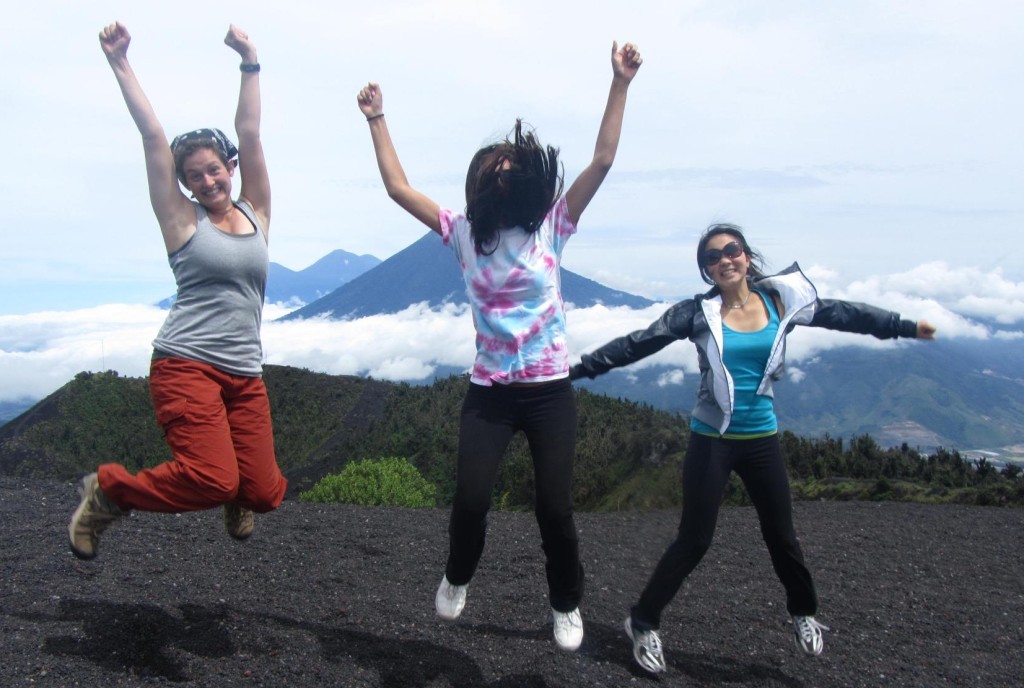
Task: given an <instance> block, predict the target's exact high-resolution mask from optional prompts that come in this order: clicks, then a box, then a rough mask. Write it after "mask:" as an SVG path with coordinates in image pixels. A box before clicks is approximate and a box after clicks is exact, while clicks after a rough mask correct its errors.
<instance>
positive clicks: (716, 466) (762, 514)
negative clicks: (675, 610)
mask: <svg viewBox="0 0 1024 688" xmlns="http://www.w3.org/2000/svg"><path fill="white" fill-rule="evenodd" d="M731 471H736V473H737V475H739V476H740V478H741V479H742V480H743V484H744V485H745V486H746V488H747V493H748V494H749V495H750V499H751V501H752V502H753V503H754V507H755V508H756V509H757V517H758V519H759V520H760V522H761V535H762V536H763V537H764V541H765V544H766V545H768V552H769V554H770V555H771V558H772V566H773V567H774V568H775V573H776V574H777V575H778V577H779V580H781V581H782V585H783V587H785V589H786V608H787V609H788V611H789V613H790V614H793V615H800V616H812V615H814V614H815V612H816V611H817V609H818V597H817V594H816V593H815V591H814V581H813V580H812V579H811V574H810V572H809V571H808V570H807V567H806V566H804V558H803V553H802V552H801V551H800V543H799V542H798V541H797V537H796V531H794V530H793V507H792V502H791V500H790V494H789V477H788V476H787V474H786V464H785V462H784V461H783V459H782V450H781V448H780V446H779V437H778V435H771V436H769V437H762V438H758V439H752V440H731V439H724V438H718V437H709V436H707V435H700V434H698V433H690V446H689V447H688V448H687V450H686V458H685V459H684V461H683V515H682V518H681V520H680V522H679V535H678V536H677V537H676V540H675V542H673V543H672V544H671V545H669V547H668V549H667V550H665V553H664V554H663V555H662V557H661V561H659V562H658V566H657V568H655V569H654V573H653V574H652V575H651V579H650V581H648V583H647V587H646V588H644V591H643V593H642V594H641V595H640V601H639V602H638V603H637V604H636V606H634V607H633V609H632V616H633V623H634V625H635V626H636V627H637V628H638V629H640V630H650V629H657V628H658V627H659V626H660V625H661V612H662V610H663V609H664V608H665V607H666V606H667V605H668V603H669V602H671V601H672V598H673V597H675V595H676V593H677V592H679V587H680V586H681V585H682V584H683V581H684V580H685V579H686V577H687V576H688V575H690V572H691V571H693V569H694V568H696V566H697V564H698V563H700V560H701V558H702V557H703V556H704V553H705V552H707V550H708V547H710V546H711V539H712V537H713V536H714V533H715V522H716V521H717V519H718V508H719V505H720V504H721V501H722V491H723V490H724V489H725V484H726V482H727V481H728V479H729V473H730V472H731Z"/></svg>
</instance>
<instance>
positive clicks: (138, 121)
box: [100, 22, 196, 253]
mask: <svg viewBox="0 0 1024 688" xmlns="http://www.w3.org/2000/svg"><path fill="white" fill-rule="evenodd" d="M131 40H132V37H131V35H130V34H129V33H128V29H126V28H125V27H124V25H123V24H121V23H120V22H115V23H113V24H111V25H110V26H107V27H106V28H104V29H103V30H102V31H100V47H101V48H102V49H103V54H104V55H106V57H107V62H108V63H109V64H110V68H111V69H112V70H113V72H114V76H115V77H116V78H117V84H118V86H120V87H121V94H122V95H123V96H124V102H125V104H126V105H127V106H128V112H129V113H130V114H131V116H132V119H133V120H135V126H136V127H138V129H139V133H140V134H141V135H142V148H143V152H144V154H145V156H146V177H147V179H148V180H149V200H150V203H151V204H152V205H153V212H154V213H155V214H156V219H157V222H158V223H159V225H160V232H161V233H162V234H163V237H164V245H165V246H166V247H167V251H168V253H170V252H172V251H175V250H177V249H178V248H180V247H181V246H182V245H184V243H185V242H186V241H188V238H189V237H191V236H192V233H193V232H194V231H195V224H196V216H195V211H194V210H193V209H192V204H191V203H190V202H189V200H188V199H187V198H186V197H185V195H184V194H183V193H182V192H181V189H180V187H179V186H178V179H177V176H176V175H175V173H174V158H173V157H172V155H171V149H170V146H168V144H167V136H166V135H165V134H164V130H163V127H162V126H161V125H160V121H159V120H158V119H157V117H156V113H155V112H154V111H153V106H152V105H150V103H149V99H148V98H146V94H145V93H144V92H143V91H142V86H140V85H139V80H138V79H137V78H136V77H135V72H134V71H133V70H132V67H131V65H130V64H129V63H128V44H129V43H131Z"/></svg>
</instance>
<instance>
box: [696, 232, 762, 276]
mask: <svg viewBox="0 0 1024 688" xmlns="http://www.w3.org/2000/svg"><path fill="white" fill-rule="evenodd" d="M719 234H728V235H729V236H731V237H732V238H734V239H736V241H737V242H739V244H740V246H742V247H743V252H744V253H746V254H747V257H748V258H750V267H749V268H748V269H747V274H748V275H750V276H752V277H764V257H763V256H762V255H761V254H760V253H758V252H757V251H755V250H754V249H752V248H750V244H748V243H747V238H746V237H745V236H743V230H742V229H740V228H739V226H738V225H731V224H728V223H725V222H723V223H719V224H714V225H711V226H710V227H708V228H707V229H705V230H704V234H702V235H701V237H700V241H698V242H697V269H698V270H700V276H701V278H702V279H703V280H704V281H705V282H707V283H708V284H714V283H715V280H713V279H711V275H709V274H708V269H707V266H705V265H704V252H705V251H706V250H707V246H708V241H709V240H710V239H711V237H715V236H718V235H719Z"/></svg>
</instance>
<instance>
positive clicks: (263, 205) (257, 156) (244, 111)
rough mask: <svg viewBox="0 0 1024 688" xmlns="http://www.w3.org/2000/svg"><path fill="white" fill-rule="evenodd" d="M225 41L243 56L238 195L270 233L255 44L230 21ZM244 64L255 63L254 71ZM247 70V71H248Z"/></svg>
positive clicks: (237, 123)
mask: <svg viewBox="0 0 1024 688" xmlns="http://www.w3.org/2000/svg"><path fill="white" fill-rule="evenodd" d="M224 44H225V45H227V46H228V47H229V48H231V49H232V50H234V51H235V52H236V53H238V55H239V56H240V57H241V58H242V65H243V68H242V83H241V85H240V86H239V89H238V109H237V110H236V111H235V133H236V134H237V135H238V167H239V171H240V173H241V177H242V187H241V190H240V191H239V195H240V196H241V197H242V198H244V199H245V200H246V201H248V202H249V205H251V206H252V208H253V210H255V211H256V216H257V217H258V218H259V220H260V224H262V225H263V231H264V232H265V233H266V235H268V236H269V233H270V177H269V176H268V175H267V162H266V159H265V158H264V157H263V142H262V141H261V140H260V74H259V70H258V67H259V61H258V60H257V59H256V46H255V45H253V43H252V41H251V40H249V35H248V34H247V33H245V32H244V31H242V30H241V29H239V28H238V27H237V26H235V25H234V24H232V25H231V26H230V27H228V34H227V36H225V37H224ZM246 65H255V66H256V70H255V71H252V69H253V68H252V67H246ZM247 70H248V71H247Z"/></svg>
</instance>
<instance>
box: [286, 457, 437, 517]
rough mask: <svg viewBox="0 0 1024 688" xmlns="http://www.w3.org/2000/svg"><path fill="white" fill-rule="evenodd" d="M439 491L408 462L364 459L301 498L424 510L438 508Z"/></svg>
mask: <svg viewBox="0 0 1024 688" xmlns="http://www.w3.org/2000/svg"><path fill="white" fill-rule="evenodd" d="M436 496H437V489H436V488H435V487H434V486H433V485H431V484H430V483H428V482H427V481H426V480H424V479H423V476H422V475H420V472H419V471H418V470H416V467H415V466H413V465H412V464H411V463H409V462H408V461H406V460H405V459H400V458H397V457H389V458H386V459H364V460H362V461H355V462H353V463H350V464H348V465H347V466H345V468H344V469H343V470H342V471H341V473H337V474H335V475H328V476H325V477H323V478H321V479H320V481H319V482H318V483H317V484H316V485H314V486H313V489H312V490H308V491H306V492H303V493H302V494H300V495H299V499H300V500H302V501H303V502H317V503H320V504H358V505H360V506H402V507H407V508H410V509H423V508H427V507H432V506H436Z"/></svg>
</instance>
